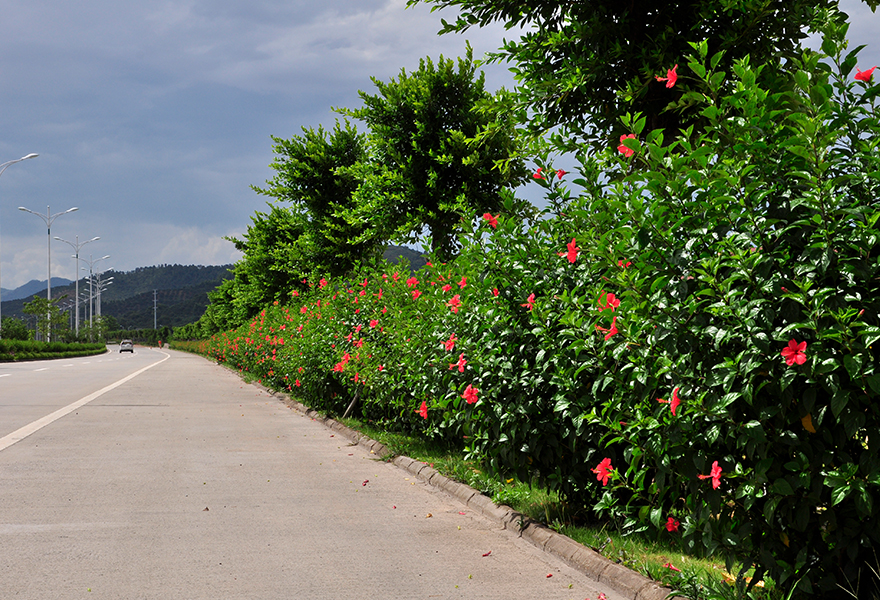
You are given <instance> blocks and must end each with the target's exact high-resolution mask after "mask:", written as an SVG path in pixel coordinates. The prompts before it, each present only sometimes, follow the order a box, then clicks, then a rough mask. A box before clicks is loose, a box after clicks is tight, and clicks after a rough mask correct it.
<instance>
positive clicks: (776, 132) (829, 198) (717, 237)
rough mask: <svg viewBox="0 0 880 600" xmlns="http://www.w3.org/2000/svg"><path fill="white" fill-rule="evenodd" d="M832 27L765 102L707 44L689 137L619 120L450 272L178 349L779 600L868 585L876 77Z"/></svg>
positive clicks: (316, 293)
mask: <svg viewBox="0 0 880 600" xmlns="http://www.w3.org/2000/svg"><path fill="white" fill-rule="evenodd" d="M843 33H845V30H843V31H832V32H830V34H829V35H828V37H826V41H825V44H824V45H823V50H824V51H825V52H826V53H827V54H829V55H830V56H831V59H830V60H826V61H825V62H824V63H823V62H820V58H821V57H820V56H818V55H813V54H807V55H805V56H804V57H803V60H802V61H800V62H792V63H791V64H789V65H788V66H787V67H786V70H785V71H783V72H780V73H779V89H778V90H774V91H772V92H771V91H768V90H764V89H761V88H759V87H758V86H757V84H756V80H757V77H756V71H757V70H759V69H760V68H761V67H760V66H757V67H753V66H751V65H749V64H748V61H741V62H739V63H737V65H736V67H735V69H734V73H733V74H728V73H716V72H714V67H715V65H717V64H718V57H717V56H716V57H710V56H708V53H707V49H706V47H705V45H704V44H703V45H700V44H697V45H695V46H694V50H695V52H694V56H693V57H691V58H690V60H689V61H688V64H687V67H686V68H684V62H682V66H681V67H680V71H679V72H680V74H681V78H680V81H681V82H687V84H685V83H682V85H688V86H689V87H688V89H687V90H686V92H685V93H684V94H683V96H682V100H681V102H685V103H690V106H700V107H701V110H702V115H703V117H704V118H705V129H704V130H703V131H704V132H703V133H699V134H698V133H694V132H692V131H687V132H684V133H683V134H682V135H681V136H679V137H677V138H675V139H670V138H668V137H666V136H664V133H663V132H661V131H650V132H646V131H644V119H641V118H640V117H639V116H638V115H632V116H628V117H627V118H626V119H625V123H624V124H625V125H626V126H627V127H629V128H630V129H631V131H632V137H631V138H629V139H626V140H625V141H624V140H621V146H620V147H617V146H616V144H615V145H614V147H612V148H609V149H608V151H607V152H605V153H602V154H599V155H592V154H588V153H586V152H584V153H583V154H580V155H578V162H579V165H578V167H577V172H578V174H577V175H573V176H569V175H568V174H566V173H565V172H563V171H556V170H555V169H554V167H553V165H551V164H550V163H549V161H544V162H543V164H542V165H541V166H542V170H541V171H539V172H538V173H536V178H535V181H536V183H538V184H539V185H542V186H544V187H545V188H546V191H547V197H548V202H549V206H550V209H548V211H544V212H542V213H539V212H537V211H535V210H534V209H531V208H530V207H529V206H527V205H525V204H523V203H518V202H516V201H513V200H510V201H508V202H507V205H506V206H505V210H504V211H503V212H502V214H500V215H497V216H496V215H485V216H483V217H477V218H475V219H473V220H472V222H471V223H470V224H469V225H468V224H465V225H464V227H465V229H466V231H464V233H463V235H462V237H461V239H460V242H461V244H462V252H461V255H460V257H459V258H458V259H457V260H455V261H454V262H452V263H450V264H446V265H431V264H430V263H429V265H428V266H427V267H425V268H424V269H422V270H420V271H419V272H418V273H416V274H415V275H414V276H412V277H410V276H409V273H408V271H407V269H406V267H405V266H398V267H392V266H389V267H387V269H386V270H384V271H370V272H363V273H360V274H359V275H358V276H357V277H356V278H353V279H352V280H351V281H339V280H337V281H330V282H327V281H324V280H322V281H320V282H314V283H313V286H312V289H311V290H310V291H309V292H308V293H306V294H303V295H302V296H296V297H294V298H292V303H291V304H290V305H288V306H283V305H279V304H276V305H273V306H271V307H267V308H266V309H265V310H264V311H262V312H261V313H260V315H258V317H257V318H256V319H254V320H253V321H252V322H251V323H250V324H248V325H247V326H244V327H242V328H239V329H237V330H235V331H231V332H227V333H224V334H220V335H217V336H215V337H214V338H212V339H211V340H209V341H206V342H202V343H201V344H198V345H190V349H196V350H198V351H200V352H202V353H204V354H206V355H209V356H211V357H213V358H214V359H216V360H218V361H220V362H224V363H228V364H231V365H235V366H236V367H237V368H239V369H241V371H242V372H247V373H249V374H250V375H251V376H253V377H255V378H257V379H259V380H260V381H261V382H263V383H265V384H267V385H270V386H274V387H276V388H281V389H286V390H289V391H292V392H295V393H296V394H297V395H299V396H301V397H303V398H304V399H305V400H306V401H307V402H308V403H309V404H310V405H312V406H314V407H316V408H319V409H323V410H326V411H329V412H332V413H337V414H339V413H342V412H343V411H345V410H346V408H347V407H348V406H349V404H350V403H352V401H353V400H354V401H356V405H357V407H358V410H359V411H360V412H361V414H363V415H364V416H365V417H367V418H371V419H374V420H379V421H383V420H384V421H387V422H388V423H389V424H391V425H393V426H394V427H397V428H402V429H407V430H411V431H419V432H422V433H423V434H424V435H426V436H431V437H434V438H437V439H445V440H447V441H450V442H452V443H456V444H459V445H463V446H464V447H465V448H466V449H467V450H468V452H470V453H471V455H472V456H474V457H476V458H479V459H482V460H483V461H485V462H486V463H487V464H488V465H490V466H491V467H493V468H494V469H496V470H498V471H500V472H517V473H520V474H522V475H523V476H524V477H530V476H533V475H537V476H538V477H539V478H541V479H542V480H543V481H545V482H546V483H547V484H549V485H550V486H551V487H553V488H555V489H557V490H558V491H560V492H561V493H563V494H564V495H565V496H566V497H567V498H568V499H569V501H570V502H572V503H578V504H580V505H582V506H586V507H589V508H590V509H591V510H592V511H593V512H594V514H595V515H596V517H597V518H600V519H603V520H610V521H611V522H613V523H616V524H617V525H618V526H619V527H620V528H621V529H623V530H624V531H644V532H648V533H653V534H654V535H656V536H670V537H676V538H679V539H680V540H681V543H682V544H683V545H684V546H686V547H687V548H689V549H690V550H691V551H692V552H694V553H697V554H708V553H722V554H724V555H725V556H727V557H728V558H729V560H730V561H731V563H733V562H736V563H739V564H740V565H742V566H746V567H748V566H751V565H754V566H755V567H756V568H757V575H756V577H755V578H754V581H757V580H759V579H760V578H761V577H762V576H763V575H765V574H769V575H770V576H772V578H773V579H774V580H775V582H776V583H777V585H778V586H780V587H781V588H782V589H783V590H785V591H786V592H788V591H790V592H791V593H792V597H806V596H808V595H812V596H811V597H823V596H824V597H829V598H834V597H838V595H839V594H840V589H839V588H838V586H855V585H857V582H859V578H860V576H861V577H862V578H863V579H862V581H861V583H860V584H858V585H861V586H862V588H861V589H862V593H864V590H865V589H867V588H869V587H870V586H871V585H874V587H875V589H876V586H877V581H876V580H874V581H873V582H871V581H869V580H868V579H867V578H866V574H867V573H870V570H869V568H868V567H869V566H871V565H872V564H873V563H871V562H870V561H873V560H876V555H875V554H874V548H876V547H878V546H880V508H878V506H880V505H878V501H880V458H878V456H880V455H878V449H880V402H878V397H880V347H877V341H878V340H880V320H878V315H880V289H878V288H880V232H878V222H880V200H878V198H880V153H878V144H880V122H878V118H877V117H878V115H877V105H876V102H877V96H878V93H880V86H876V85H871V84H870V82H860V81H853V79H852V70H853V67H854V66H855V62H856V58H855V53H850V54H848V55H845V56H844V55H842V54H841V52H842V51H843V47H844V44H843ZM725 78H732V79H733V84H734V86H733V92H732V93H730V94H728V95H722V94H720V93H719V92H718V90H719V89H720V82H721V81H722V80H724V79H725ZM566 182H569V183H566ZM574 186H576V187H577V188H578V192H577V193H576V194H575V193H574V192H573V191H572V190H573V188H574ZM676 523H677V524H678V525H676Z"/></svg>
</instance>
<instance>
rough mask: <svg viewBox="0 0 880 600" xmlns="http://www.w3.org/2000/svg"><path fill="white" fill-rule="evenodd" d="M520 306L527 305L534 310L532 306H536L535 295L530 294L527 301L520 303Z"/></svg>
mask: <svg viewBox="0 0 880 600" xmlns="http://www.w3.org/2000/svg"><path fill="white" fill-rule="evenodd" d="M520 306H527V307H528V309H529V310H532V307H533V306H535V295H534V294H529V297H528V298H526V303H525V304H520Z"/></svg>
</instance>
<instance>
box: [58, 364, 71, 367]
mask: <svg viewBox="0 0 880 600" xmlns="http://www.w3.org/2000/svg"><path fill="white" fill-rule="evenodd" d="M61 366H62V367H72V366H73V365H72V364H70V365H61Z"/></svg>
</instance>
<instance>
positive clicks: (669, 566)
mask: <svg viewBox="0 0 880 600" xmlns="http://www.w3.org/2000/svg"><path fill="white" fill-rule="evenodd" d="M663 566H664V567H666V568H667V569H672V570H673V571H676V572H678V573H681V569H679V568H678V567H676V566H674V565H673V564H672V563H666V564H665V565H663Z"/></svg>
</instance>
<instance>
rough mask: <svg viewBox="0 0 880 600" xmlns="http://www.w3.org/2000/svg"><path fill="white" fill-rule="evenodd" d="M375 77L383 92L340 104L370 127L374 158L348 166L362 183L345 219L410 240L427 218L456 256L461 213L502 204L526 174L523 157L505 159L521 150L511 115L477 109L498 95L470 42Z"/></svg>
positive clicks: (440, 246)
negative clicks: (461, 53)
mask: <svg viewBox="0 0 880 600" xmlns="http://www.w3.org/2000/svg"><path fill="white" fill-rule="evenodd" d="M372 81H373V83H374V84H375V86H376V88H377V93H376V94H368V93H366V92H363V91H361V92H359V95H360V97H361V99H362V100H363V102H364V105H363V107H361V108H359V109H346V108H342V109H337V110H338V112H340V113H342V114H344V115H347V116H350V117H354V118H357V119H360V120H362V121H364V122H365V123H366V124H367V125H368V126H369V127H370V131H371V135H370V142H371V146H372V148H371V150H372V156H371V160H370V161H369V162H362V163H361V164H360V165H358V167H357V168H356V169H353V170H351V172H352V173H355V174H356V178H358V179H360V180H361V183H360V187H359V189H358V191H357V193H356V196H357V202H356V203H354V204H353V205H352V209H351V210H349V211H347V213H346V215H347V216H346V218H347V220H349V221H352V222H370V223H371V227H372V230H373V231H374V232H375V233H374V235H375V236H377V237H380V238H383V239H395V240H397V241H403V242H411V241H415V240H416V239H418V237H419V236H420V235H421V234H422V231H423V229H424V227H426V226H427V227H428V229H430V232H431V245H432V249H433V251H434V252H435V253H437V254H438V256H440V257H441V258H443V257H450V256H452V255H453V254H454V253H455V238H454V234H455V230H456V226H457V224H458V222H459V221H460V220H461V219H462V218H471V217H473V216H474V215H475V214H480V213H483V212H490V211H495V210H497V209H498V208H499V207H500V206H501V202H502V190H504V189H505V188H508V187H511V186H513V185H515V184H517V183H519V182H520V181H522V180H523V178H524V176H525V170H524V169H525V168H524V166H523V165H522V163H521V162H519V161H513V162H507V161H508V160H509V159H510V158H511V156H513V155H514V154H515V151H516V149H517V137H516V133H515V129H514V123H512V122H511V121H507V120H504V119H503V118H500V117H499V116H498V115H497V114H492V112H491V111H485V110H480V108H481V106H482V105H483V104H484V103H487V102H489V101H490V100H491V98H492V94H490V93H489V92H487V91H486V89H485V76H484V74H483V73H482V72H479V73H478V72H477V67H476V64H475V63H474V60H473V53H472V50H471V48H470V46H468V48H467V53H466V56H465V57H464V58H459V59H458V60H457V61H453V60H452V59H444V58H443V56H441V57H440V59H439V61H437V63H436V64H435V63H434V62H433V61H432V60H431V59H430V58H425V59H422V60H421V61H420V62H419V68H418V69H416V70H415V71H413V72H411V73H408V72H407V71H406V70H405V69H402V70H401V72H400V75H399V76H398V77H397V78H396V79H391V80H390V81H389V82H387V83H386V82H383V81H379V80H378V79H376V78H372ZM476 138H479V139H476Z"/></svg>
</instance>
